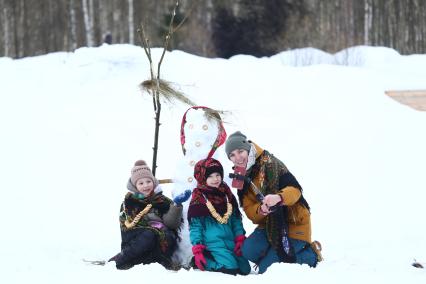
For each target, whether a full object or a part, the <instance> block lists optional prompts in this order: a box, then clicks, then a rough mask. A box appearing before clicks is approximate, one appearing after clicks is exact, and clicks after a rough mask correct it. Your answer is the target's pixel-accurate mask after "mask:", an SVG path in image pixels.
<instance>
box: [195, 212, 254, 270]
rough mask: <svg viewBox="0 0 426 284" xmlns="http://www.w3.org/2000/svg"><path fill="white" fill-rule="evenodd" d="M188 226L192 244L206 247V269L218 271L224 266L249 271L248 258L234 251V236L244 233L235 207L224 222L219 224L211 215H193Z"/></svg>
mask: <svg viewBox="0 0 426 284" xmlns="http://www.w3.org/2000/svg"><path fill="white" fill-rule="evenodd" d="M189 228H190V229H189V236H190V239H191V243H192V245H196V244H204V245H205V246H206V247H207V248H206V253H205V257H206V261H207V264H206V266H205V268H206V270H210V271H212V270H213V271H215V270H216V271H218V270H220V269H221V268H225V269H239V270H240V273H241V274H244V275H246V274H249V273H250V271H251V267H250V264H249V262H248V260H247V259H245V258H244V257H242V256H240V257H238V256H236V255H235V253H234V247H235V243H234V239H235V237H236V236H239V235H244V234H245V231H244V228H243V224H242V221H241V218H239V217H236V214H235V209H234V211H233V212H232V215H231V216H230V218H229V220H228V222H227V223H226V224H220V223H219V222H217V221H216V219H214V218H213V217H212V216H205V217H193V218H191V221H190V224H189ZM209 253H210V254H211V257H213V258H211V257H210V255H209Z"/></svg>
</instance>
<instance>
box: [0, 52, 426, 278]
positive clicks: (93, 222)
mask: <svg viewBox="0 0 426 284" xmlns="http://www.w3.org/2000/svg"><path fill="white" fill-rule="evenodd" d="M161 52H162V50H161V49H154V50H153V57H154V62H158V59H159V57H160V55H161ZM425 67H426V55H409V56H402V55H400V54H398V52H396V51H395V50H392V49H389V48H383V47H367V46H359V47H353V48H350V49H347V50H343V51H341V52H339V53H337V54H334V55H331V54H328V53H324V52H322V51H319V50H316V49H312V48H306V49H299V50H293V51H286V52H282V53H280V54H277V55H275V56H272V57H269V58H267V57H264V58H255V57H252V56H247V55H238V56H234V57H232V58H230V59H229V60H225V59H207V58H202V57H197V56H194V55H191V54H187V53H184V52H181V51H173V52H167V53H166V56H165V59H164V62H163V65H162V69H161V70H162V71H161V77H162V78H163V79H165V80H168V81H170V82H174V83H176V84H175V87H176V88H178V89H179V90H181V91H183V92H184V93H185V94H187V96H188V97H189V98H190V99H192V100H193V101H195V102H196V103H197V104H198V105H204V106H208V107H211V108H215V109H220V110H225V111H229V112H231V114H230V115H227V116H225V117H224V120H225V122H226V123H225V128H226V131H227V133H228V134H231V133H232V132H234V131H236V130H241V131H242V132H243V133H245V134H246V135H247V136H248V137H249V139H251V140H253V141H254V142H256V143H257V144H258V145H260V146H261V147H263V148H265V149H267V150H269V151H270V152H271V153H273V154H275V155H276V156H277V157H278V158H280V159H281V160H282V161H283V162H284V163H285V164H286V165H287V166H288V168H289V169H290V171H291V172H292V173H293V174H294V175H295V176H296V178H297V179H298V180H299V182H300V183H301V185H302V186H303V188H304V195H305V197H306V199H307V200H308V202H309V203H310V205H311V213H312V230H313V234H312V236H313V239H316V240H319V241H320V242H321V243H322V245H323V256H324V258H325V261H324V262H321V263H320V264H319V265H318V267H317V268H315V269H312V268H309V267H308V266H306V265H303V266H301V265H297V264H274V265H272V266H271V267H270V268H269V270H268V271H267V272H266V273H265V274H263V275H257V274H256V273H254V272H253V273H252V274H251V275H249V276H229V275H225V274H221V273H212V272H200V271H194V270H190V271H185V270H180V271H178V272H170V271H166V270H165V269H164V268H163V267H162V266H160V265H159V264H151V265H139V266H136V267H134V268H133V269H131V270H128V271H118V270H116V269H115V266H114V264H112V263H109V264H107V265H105V266H93V265H88V264H86V263H84V262H83V261H82V259H108V258H109V257H111V256H112V255H114V254H116V253H117V252H118V251H119V249H120V231H119V226H118V211H119V205H120V203H121V201H122V199H123V197H124V195H125V193H126V183H127V180H128V178H129V174H130V169H131V167H132V165H133V163H134V161H136V160H137V159H145V160H147V161H148V164H150V163H151V161H152V147H153V140H154V139H153V136H154V119H153V118H154V112H153V104H152V99H151V97H150V96H149V95H147V94H141V92H140V90H139V87H138V85H139V83H141V82H142V81H144V80H146V79H149V76H150V75H149V65H148V61H147V59H146V56H145V53H144V51H143V49H142V48H140V47H137V46H132V45H103V46H101V47H97V48H80V49H78V50H76V51H75V52H72V53H66V52H58V53H52V54H47V55H43V56H37V57H31V58H24V59H19V60H12V59H10V58H0V78H1V84H0V132H1V142H0V143H1V144H0V145H1V147H0V172H1V178H0V190H1V198H0V200H1V201H0V202H1V206H0V210H1V224H2V226H3V230H2V233H1V235H0V236H1V237H0V252H1V254H0V267H1V279H2V281H1V282H2V283H73V284H75V283H103V284H108V283H111V284H112V283H114V284H116V283H127V282H129V283H130V281H132V282H135V281H143V282H146V283H148V282H150V283H157V281H161V282H162V283H171V282H175V281H178V283H219V282H220V281H234V282H238V283H259V281H276V282H278V281H279V282H289V283H296V282H297V283H324V284H325V283H327V284H329V283H360V282H366V281H367V282H368V283H387V284H389V283H426V282H425V281H426V270H424V269H417V268H414V267H413V266H411V263H412V262H413V261H414V259H417V260H418V261H420V262H422V261H423V264H424V262H426V244H425V243H426V221H425V219H426V218H425V217H426V216H425V209H424V207H423V206H424V204H425V199H426V178H425V173H426V131H425V129H426V113H424V112H419V111H416V110H413V109H411V108H409V107H407V106H404V105H402V104H399V103H398V102H396V101H394V100H392V99H390V98H389V97H387V96H386V95H385V94H384V91H385V90H390V89H426V80H425ZM186 109H187V106H183V105H181V104H179V103H176V104H167V103H163V105H162V112H161V123H162V124H161V127H160V142H159V154H158V168H157V177H158V178H160V179H163V178H174V179H175V181H176V183H175V184H172V185H170V184H169V185H166V186H163V190H164V193H165V194H166V195H168V196H174V195H175V194H177V193H178V192H180V191H182V190H184V189H185V185H183V184H184V182H185V180H186V179H187V178H188V177H189V176H190V175H191V170H192V169H191V168H190V167H188V163H189V162H190V161H191V159H192V158H194V157H196V158H198V156H197V155H198V154H200V153H193V152H192V154H191V156H183V153H182V150H181V145H180V125H181V119H182V116H183V114H184V112H185V110H186ZM192 119H193V122H194V123H199V124H200V123H201V124H203V122H202V121H201V119H200V118H197V116H196V115H195V116H193V118H192ZM197 135H198V134H194V136H193V137H192V138H191V137H189V136H188V137H189V138H188V139H189V140H187V142H188V141H192V142H193V140H191V139H197V137H199V139H201V140H202V139H204V138H203V135H201V136H197ZM206 139H207V138H206ZM192 142H191V143H192ZM203 142H204V141H203ZM188 143H189V142H188ZM188 145H189V144H188ZM203 145H204V144H203ZM203 151H204V150H203ZM215 157H216V158H218V159H220V160H221V162H223V165H224V167H225V173H227V172H230V171H231V164H230V163H229V161H227V159H226V155H225V154H224V147H223V146H222V147H220V148H219V149H218V150H217V153H216V155H215ZM185 167H186V169H185ZM228 182H229V181H228ZM186 206H187V204H186ZM244 225H245V228H246V230H247V233H248V234H250V233H251V232H252V231H253V229H254V228H255V227H254V225H253V224H251V222H250V221H248V220H247V219H246V218H244ZM181 249H182V250H184V251H185V250H186V252H187V251H188V249H189V244H188V242H187V244H186V245H183V246H182V247H181ZM182 254H184V253H182ZM206 276H207V277H206Z"/></svg>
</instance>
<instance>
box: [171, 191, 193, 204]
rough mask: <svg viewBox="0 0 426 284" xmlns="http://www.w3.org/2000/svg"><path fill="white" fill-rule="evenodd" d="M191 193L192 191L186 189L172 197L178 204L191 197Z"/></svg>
mask: <svg viewBox="0 0 426 284" xmlns="http://www.w3.org/2000/svg"><path fill="white" fill-rule="evenodd" d="M191 194H192V191H191V190H189V189H187V190H185V191H184V192H182V193H181V194H179V195H178V196H176V197H175V198H173V202H174V203H176V204H177V205H180V204H182V203H184V202H185V201H187V200H188V199H189V198H190V197H191Z"/></svg>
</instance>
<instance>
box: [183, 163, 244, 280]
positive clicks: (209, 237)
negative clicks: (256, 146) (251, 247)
mask: <svg viewBox="0 0 426 284" xmlns="http://www.w3.org/2000/svg"><path fill="white" fill-rule="evenodd" d="M194 177H195V178H196V180H197V182H198V184H197V187H196V188H195V189H194V190H193V193H192V198H191V202H190V205H189V209H188V222H189V232H190V233H189V234H190V239H191V244H192V245H193V246H192V252H193V254H194V262H195V265H196V267H197V268H198V269H200V270H209V271H218V272H223V273H227V274H234V275H236V274H243V275H247V274H249V273H250V271H251V267H250V264H249V262H248V261H247V259H245V258H244V257H242V256H241V247H242V244H243V242H244V239H245V236H244V234H245V231H244V228H243V224H242V219H241V213H240V211H239V209H238V204H237V201H236V198H235V197H234V195H233V194H232V192H231V190H230V188H229V187H228V185H227V184H226V183H225V182H223V167H222V165H221V164H220V162H219V161H217V160H215V159H212V158H209V159H205V160H201V161H199V162H198V163H197V164H196V165H195V169H194Z"/></svg>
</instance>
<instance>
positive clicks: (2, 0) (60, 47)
mask: <svg viewBox="0 0 426 284" xmlns="http://www.w3.org/2000/svg"><path fill="white" fill-rule="evenodd" d="M175 1H176V0H157V1H155V0H0V31H1V32H0V56H8V57H13V58H21V57H25V56H34V55H40V54H45V53H49V52H55V51H73V50H75V49H76V48H78V47H81V46H99V45H101V44H103V43H105V42H106V43H112V44H114V43H130V44H136V45H139V38H138V33H137V28H138V26H140V24H141V23H144V26H145V28H146V32H147V34H148V37H149V40H150V42H151V45H152V46H153V47H160V46H162V45H163V36H164V34H165V32H166V30H167V28H168V23H169V21H170V17H171V15H170V13H171V10H172V8H173V6H174V3H175ZM179 3H180V5H179V7H178V9H177V14H176V17H175V24H176V25H177V24H178V23H180V21H182V19H184V18H185V16H186V15H188V17H187V19H186V21H185V23H184V25H182V26H181V28H180V29H179V30H178V31H177V32H176V33H175V34H174V36H173V38H172V41H171V43H170V44H169V46H170V48H171V49H180V50H184V51H186V52H189V53H192V54H196V55H200V56H205V57H223V58H229V57H230V56H232V55H235V54H251V55H254V56H269V55H273V54H276V53H278V52H280V51H283V50H288V49H294V48H302V47H315V48H318V49H322V50H324V51H327V52H331V53H334V52H336V51H339V50H341V49H344V48H347V47H351V46H355V45H371V46H387V47H391V48H394V49H396V50H397V51H399V52H400V53H402V54H413V53H425V51H426V1H425V0H268V1H264V0H232V1H231V0H180V1H179Z"/></svg>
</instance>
